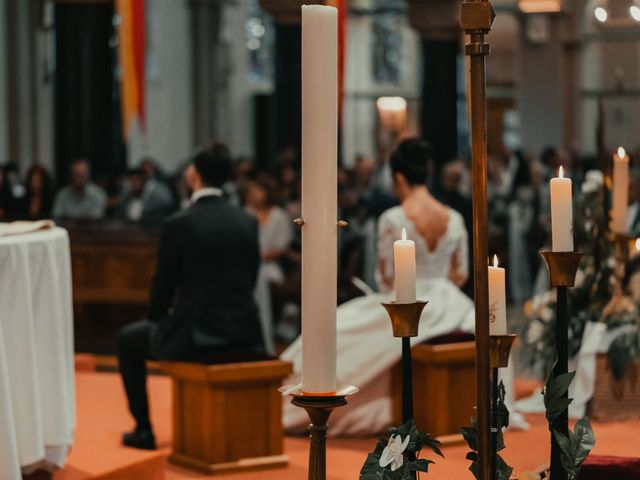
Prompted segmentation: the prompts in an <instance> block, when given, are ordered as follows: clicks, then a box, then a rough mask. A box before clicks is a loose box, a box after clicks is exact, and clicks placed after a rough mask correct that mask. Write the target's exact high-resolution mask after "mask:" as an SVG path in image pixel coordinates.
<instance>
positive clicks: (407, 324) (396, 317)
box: [382, 301, 429, 338]
mask: <svg viewBox="0 0 640 480" xmlns="http://www.w3.org/2000/svg"><path fill="white" fill-rule="evenodd" d="M427 303H429V302H421V301H416V302H413V303H398V302H385V303H383V304H382V306H383V307H384V308H385V310H386V311H387V313H388V314H389V318H390V319H391V326H392V328H393V336H394V337H397V338H408V337H417V336H418V325H419V324H420V316H421V315H422V310H424V307H426V306H427Z"/></svg>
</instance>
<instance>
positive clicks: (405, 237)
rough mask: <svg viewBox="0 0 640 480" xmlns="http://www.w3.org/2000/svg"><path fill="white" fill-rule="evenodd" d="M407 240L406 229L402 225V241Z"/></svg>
mask: <svg viewBox="0 0 640 480" xmlns="http://www.w3.org/2000/svg"><path fill="white" fill-rule="evenodd" d="M406 240H407V229H406V228H404V227H402V241H403V242H404V241H406Z"/></svg>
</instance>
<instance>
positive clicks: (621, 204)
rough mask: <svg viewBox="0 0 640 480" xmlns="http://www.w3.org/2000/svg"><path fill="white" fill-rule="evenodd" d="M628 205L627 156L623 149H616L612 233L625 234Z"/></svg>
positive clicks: (614, 156) (614, 157)
mask: <svg viewBox="0 0 640 480" xmlns="http://www.w3.org/2000/svg"><path fill="white" fill-rule="evenodd" d="M628 203H629V155H627V152H625V151H624V148H622V147H620V148H618V151H617V152H616V153H615V154H614V155H613V204H612V212H611V230H612V231H613V232H614V233H626V232H627V230H628V229H627V208H628Z"/></svg>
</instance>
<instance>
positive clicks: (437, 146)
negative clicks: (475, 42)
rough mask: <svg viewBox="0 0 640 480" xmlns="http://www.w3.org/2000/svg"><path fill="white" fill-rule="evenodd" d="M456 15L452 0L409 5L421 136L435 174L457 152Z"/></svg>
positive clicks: (417, 1) (456, 6)
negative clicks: (418, 47) (418, 50)
mask: <svg viewBox="0 0 640 480" xmlns="http://www.w3.org/2000/svg"><path fill="white" fill-rule="evenodd" d="M458 11H459V3H458V2H457V1H453V0H429V1H425V0H410V1H409V19H410V21H411V26H412V27H413V28H415V29H416V30H417V31H418V32H419V33H420V35H421V36H422V56H423V62H422V64H423V71H422V74H423V78H422V114H421V118H422V134H423V136H424V138H425V139H426V140H427V141H429V143H431V146H432V147H433V153H434V157H435V160H436V163H437V171H439V169H440V166H442V164H444V163H445V162H447V161H449V160H450V159H452V158H453V157H454V156H455V155H456V154H457V151H458V136H457V100H458V89H457V79H458V54H459V53H460V25H459V20H458Z"/></svg>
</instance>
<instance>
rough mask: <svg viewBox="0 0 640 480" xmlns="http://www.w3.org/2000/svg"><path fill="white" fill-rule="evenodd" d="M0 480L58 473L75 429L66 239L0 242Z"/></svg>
mask: <svg viewBox="0 0 640 480" xmlns="http://www.w3.org/2000/svg"><path fill="white" fill-rule="evenodd" d="M0 282H1V287H0V478H2V480H14V479H16V480H20V479H21V471H25V472H27V473H28V472H30V471H33V470H35V469H37V468H42V467H44V468H48V469H51V470H53V469H55V468H59V467H62V466H63V465H64V464H65V462H66V458H67V453H68V451H69V448H70V446H71V444H72V441H73V434H74V431H75V422H76V418H75V391H74V390H75V389H74V360H73V311H72V297H71V295H72V287H71V261H70V253H69V236H68V234H67V232H66V230H63V229H61V228H54V229H50V230H45V231H40V232H34V233H29V234H25V235H12V236H4V237H0Z"/></svg>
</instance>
